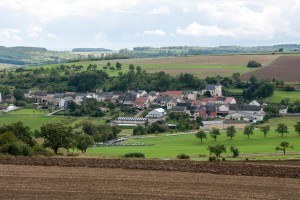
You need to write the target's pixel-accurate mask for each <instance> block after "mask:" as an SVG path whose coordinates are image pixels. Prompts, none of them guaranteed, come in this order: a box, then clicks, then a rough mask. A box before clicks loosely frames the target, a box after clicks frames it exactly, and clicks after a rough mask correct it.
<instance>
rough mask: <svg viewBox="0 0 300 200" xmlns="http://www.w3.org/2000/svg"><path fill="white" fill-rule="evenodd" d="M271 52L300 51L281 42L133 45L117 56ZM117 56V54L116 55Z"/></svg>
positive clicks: (298, 48)
mask: <svg viewBox="0 0 300 200" xmlns="http://www.w3.org/2000/svg"><path fill="white" fill-rule="evenodd" d="M273 53H300V45H299V44H281V45H274V46H253V47H244V46H219V47H199V46H170V47H160V48H154V47H134V48H133V50H129V49H121V50H120V51H119V53H118V55H119V56H125V57H130V58H154V57H167V56H189V55H220V54H273ZM116 56H117V55H116Z"/></svg>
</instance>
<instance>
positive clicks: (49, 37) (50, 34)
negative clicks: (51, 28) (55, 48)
mask: <svg viewBox="0 0 300 200" xmlns="http://www.w3.org/2000/svg"><path fill="white" fill-rule="evenodd" d="M47 38H48V39H50V40H58V36H57V35H56V34H54V33H48V34H47Z"/></svg>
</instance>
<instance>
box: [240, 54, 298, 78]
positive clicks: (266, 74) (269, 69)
mask: <svg viewBox="0 0 300 200" xmlns="http://www.w3.org/2000/svg"><path fill="white" fill-rule="evenodd" d="M252 75H254V76H256V77H257V78H259V79H272V78H276V79H280V80H284V81H287V82H300V56H281V57H279V58H277V59H276V60H275V61H274V62H272V63H271V64H270V65H268V66H266V67H263V68H260V69H258V70H255V71H252V72H248V73H246V74H244V75H242V80H248V79H249V78H250V77H251V76H252Z"/></svg>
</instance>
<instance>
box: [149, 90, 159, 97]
mask: <svg viewBox="0 0 300 200" xmlns="http://www.w3.org/2000/svg"><path fill="white" fill-rule="evenodd" d="M156 94H157V92H156V91H151V92H149V95H151V96H155V95H156Z"/></svg>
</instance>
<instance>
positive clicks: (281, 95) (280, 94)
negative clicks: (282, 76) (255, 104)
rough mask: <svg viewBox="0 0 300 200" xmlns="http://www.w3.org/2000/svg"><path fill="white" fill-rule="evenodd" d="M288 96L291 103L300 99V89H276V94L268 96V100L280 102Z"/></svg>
mask: <svg viewBox="0 0 300 200" xmlns="http://www.w3.org/2000/svg"><path fill="white" fill-rule="evenodd" d="M286 98H288V99H289V100H290V103H293V102H295V101H300V92H299V91H292V92H287V91H274V94H273V95H272V96H271V97H269V98H267V99H266V101H269V102H273V103H280V102H281V100H284V99H286Z"/></svg>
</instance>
